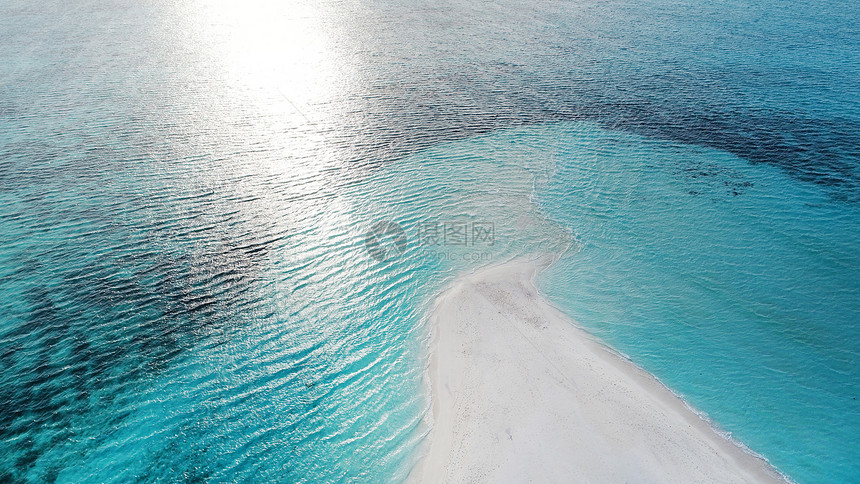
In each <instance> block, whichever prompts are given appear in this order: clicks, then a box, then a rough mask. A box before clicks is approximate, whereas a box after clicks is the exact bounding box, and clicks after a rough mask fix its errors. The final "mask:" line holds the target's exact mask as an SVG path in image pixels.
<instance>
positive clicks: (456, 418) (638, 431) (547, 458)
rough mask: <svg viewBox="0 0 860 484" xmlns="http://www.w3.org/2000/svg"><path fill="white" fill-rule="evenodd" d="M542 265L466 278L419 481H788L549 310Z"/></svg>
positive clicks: (455, 292) (440, 334) (441, 303)
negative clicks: (541, 290)
mask: <svg viewBox="0 0 860 484" xmlns="http://www.w3.org/2000/svg"><path fill="white" fill-rule="evenodd" d="M535 273H536V266H535V264H532V263H530V262H527V261H514V262H509V263H506V264H502V265H496V266H492V267H489V268H486V269H482V270H480V271H478V272H476V273H473V274H469V275H467V276H463V277H461V278H459V279H458V280H456V281H455V282H454V284H453V285H452V286H451V287H450V288H449V289H448V290H447V291H446V292H445V293H443V294H442V295H441V296H440V297H439V300H438V301H437V304H436V307H435V309H434V312H433V314H432V316H431V319H432V322H431V324H432V325H433V326H432V328H433V329H432V331H433V341H434V342H433V347H432V357H431V358H432V361H431V367H430V372H429V373H430V380H431V385H432V392H433V428H432V431H431V434H430V437H429V438H430V440H429V448H428V453H427V455H426V456H425V457H424V458H423V459H422V461H421V462H420V463H419V464H418V466H417V468H416V469H415V470H414V471H413V472H412V475H411V476H410V478H411V480H417V481H420V482H430V483H437V482H451V483H461V482H462V483H466V482H480V483H483V482H505V483H508V482H511V483H519V482H536V483H543V482H678V483H690V482H720V483H726V482H784V481H783V479H782V477H781V476H780V475H779V473H777V472H776V471H775V470H774V469H773V468H772V467H771V466H770V465H769V464H768V463H767V462H765V461H764V460H762V459H759V458H756V457H754V456H752V455H750V454H748V453H746V452H744V451H743V450H741V448H740V447H738V446H737V445H735V444H734V443H732V442H731V441H729V440H727V439H725V438H723V437H722V436H720V435H719V434H718V433H717V432H716V431H714V429H713V428H711V426H710V425H709V424H708V423H707V422H706V421H705V420H703V419H702V418H700V417H699V416H698V415H696V414H695V413H694V412H693V411H691V410H690V409H689V408H688V407H687V406H686V405H685V404H684V402H683V401H682V400H681V399H680V398H678V397H677V396H675V395H674V394H673V393H672V392H671V391H669V390H668V389H667V388H666V387H665V386H664V385H662V384H661V383H660V382H659V381H657V380H656V379H655V378H654V377H653V376H652V375H650V374H649V373H647V372H645V371H643V370H641V369H640V368H638V367H637V366H635V365H634V364H632V363H631V362H630V361H628V360H626V359H624V358H623V357H621V356H620V355H618V354H617V353H615V352H613V351H612V350H610V349H609V348H607V347H606V346H604V345H602V344H601V343H599V342H598V341H596V340H595V339H594V338H593V337H591V336H590V335H589V334H588V333H586V332H585V331H583V330H581V329H579V328H578V327H577V326H575V325H574V323H573V322H572V321H571V320H570V319H569V318H567V317H566V316H565V315H564V314H562V313H561V312H560V311H558V310H556V309H555V308H553V307H552V306H550V305H549V304H548V303H547V302H546V301H545V300H544V299H543V298H542V297H541V296H540V295H539V294H538V292H537V290H536V289H535V286H534V284H533V282H532V281H533V278H534V275H535Z"/></svg>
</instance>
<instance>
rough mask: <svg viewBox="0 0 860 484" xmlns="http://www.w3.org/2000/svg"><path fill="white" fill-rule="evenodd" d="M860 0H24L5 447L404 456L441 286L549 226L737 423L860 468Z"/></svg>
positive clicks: (2, 382) (100, 473)
mask: <svg viewBox="0 0 860 484" xmlns="http://www.w3.org/2000/svg"><path fill="white" fill-rule="evenodd" d="M858 18H860V12H858V7H857V6H856V5H854V4H852V3H849V2H821V3H816V4H805V3H800V4H792V5H784V4H781V3H776V2H758V3H740V2H719V3H713V2H711V3H707V4H705V3H704V2H698V1H691V0H686V1H682V2H675V3H670V2H666V1H665V0H651V1H646V2H639V3H636V4H630V3H625V2H619V1H609V2H565V1H550V2H531V3H528V2H512V1H501V2H493V3H483V2H481V3H479V2H465V1H460V2H456V1H455V2H451V3H444V4H440V3H438V2H433V3H421V2H393V1H389V2H362V1H351V2H347V1H325V2H303V1H298V2H287V3H278V2H263V1H252V2H242V3H239V2H235V3H233V2H207V1H202V0H199V1H190V0H189V1H176V2H160V1H146V2H126V1H123V0H118V1H111V2H86V1H80V2H71V3H69V2H64V3H60V2H45V3H40V4H31V3H29V2H18V1H11V0H5V1H2V2H0V203H2V209H0V368H2V373H0V410H2V411H0V480H2V481H11V482H46V481H47V482H128V481H143V482H153V481H176V480H187V481H207V482H209V481H211V482H239V481H242V482H259V481H274V482H368V481H369V482H399V481H402V480H403V479H404V478H405V477H406V475H407V474H408V472H409V470H410V469H411V468H412V466H413V465H414V464H415V462H416V460H417V459H418V458H419V457H420V454H421V451H422V443H423V442H424V441H425V438H426V436H427V432H428V427H427V424H426V422H425V420H424V418H425V416H426V414H427V412H428V409H429V404H430V401H429V389H428V387H427V382H426V380H425V379H424V372H425V368H426V365H427V345H428V341H429V339H428V338H429V328H428V326H427V324H426V316H427V313H428V310H429V309H430V308H431V306H432V302H433V298H434V297H435V295H436V294H438V292H439V291H440V290H442V289H443V288H444V287H445V285H446V284H447V283H448V282H449V281H451V280H452V279H453V278H454V277H455V276H456V275H457V274H460V273H462V272H463V271H467V270H469V269H472V268H476V267H480V266H482V265H485V264H488V263H491V262H496V261H503V260H507V259H510V258H513V257H518V256H523V255H534V254H550V255H553V256H554V257H556V259H557V260H556V263H555V264H554V265H553V266H551V267H550V268H549V269H548V270H547V271H546V272H545V273H543V274H541V276H540V277H539V281H538V283H539V285H540V287H541V289H542V290H543V292H544V293H545V294H546V296H547V298H548V299H549V300H550V301H551V302H552V303H553V304H555V305H556V306H558V307H559V308H561V309H562V310H563V311H565V312H566V313H567V314H569V315H570V316H571V317H572V318H573V319H574V320H576V321H578V322H579V323H580V324H581V325H583V326H584V327H585V328H587V329H588V330H589V331H590V332H592V333H594V334H596V335H597V336H599V337H600V338H601V339H603V340H604V341H606V342H607V343H608V344H610V345H611V346H613V347H614V348H616V349H618V350H619V351H620V352H622V353H624V354H626V355H628V356H629V357H630V358H631V359H632V360H633V361H634V362H635V363H637V364H639V365H641V366H642V367H644V368H645V369H647V370H648V371H651V372H652V373H654V374H655V375H657V377H659V378H660V379H661V380H662V381H663V382H665V383H666V384H667V385H668V386H669V387H670V388H672V389H673V390H674V391H676V392H677V393H679V394H680V395H682V396H683V397H684V398H685V399H686V400H687V401H688V402H689V403H690V404H691V405H693V406H694V407H695V408H697V409H698V410H700V411H701V412H703V413H704V414H706V415H707V416H708V417H709V418H710V419H711V420H712V421H714V422H715V425H717V426H718V427H719V428H720V429H721V430H722V431H724V432H725V433H727V434H730V435H731V436H732V438H735V439H737V440H738V441H740V442H743V443H744V444H746V445H747V446H749V447H750V448H751V449H752V450H753V451H755V452H757V453H759V454H761V455H763V456H765V457H766V458H767V459H768V460H770V462H772V463H773V464H774V465H775V466H777V468H779V469H780V471H782V472H784V473H785V474H786V475H788V476H790V477H791V478H792V479H794V480H796V481H798V482H804V483H805V482H810V483H811V482H852V481H856V480H858V479H860V453H858V451H857V449H858V448H860V441H858V435H860V405H858V403H857V400H856V398H857V396H858V387H860V371H858V367H860V365H858V363H860V361H858V360H860V358H858V353H860V343H858V341H860V321H858V318H860V282H858V281H860V277H858V273H860V255H858V254H860V205H858V201H860V135H859V134H858V133H860V90H858V87H857V84H856V79H857V78H860V56H858V52H860V50H858V48H857V47H858V46H860V42H858V40H860V35H858V30H857V29H856V25H857V21H858ZM386 229H388V230H386Z"/></svg>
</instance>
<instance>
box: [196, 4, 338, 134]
mask: <svg viewBox="0 0 860 484" xmlns="http://www.w3.org/2000/svg"><path fill="white" fill-rule="evenodd" d="M199 12H200V13H201V14H202V17H203V22H202V23H201V25H203V26H204V28H205V29H206V33H207V35H206V38H207V40H208V45H207V46H206V49H207V50H208V54H209V56H210V57H211V59H212V60H213V61H215V62H216V63H218V65H219V66H220V68H221V69H222V71H223V74H224V75H225V76H226V77H227V80H228V82H231V83H234V84H235V85H236V87H237V88H239V89H242V90H243V91H245V92H246V93H252V97H253V98H255V101H258V102H259V104H260V106H261V107H263V108H265V109H266V110H267V111H269V112H274V113H277V112H280V113H282V114H284V115H287V116H290V117H296V118H297V119H296V121H301V122H308V123H313V122H314V120H315V117H314V115H313V113H314V108H313V106H315V105H320V104H325V103H326V102H327V101H328V100H329V99H330V98H331V96H332V95H333V94H334V93H333V91H334V89H335V87H336V82H335V78H336V74H338V72H337V66H336V62H335V59H334V58H333V54H332V50H333V49H332V46H331V39H330V37H329V35H328V33H329V32H330V29H328V28H326V25H325V24H326V22H325V18H324V12H321V11H320V10H319V9H318V8H317V7H316V6H315V5H314V4H312V3H310V2H278V1H273V0H256V1H250V2H249V1H242V2H239V1H204V2H201V3H200V4H199Z"/></svg>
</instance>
